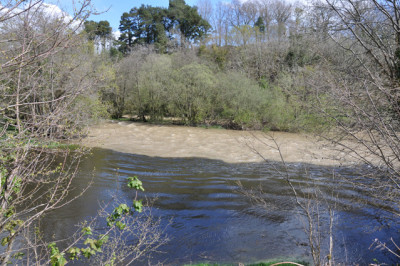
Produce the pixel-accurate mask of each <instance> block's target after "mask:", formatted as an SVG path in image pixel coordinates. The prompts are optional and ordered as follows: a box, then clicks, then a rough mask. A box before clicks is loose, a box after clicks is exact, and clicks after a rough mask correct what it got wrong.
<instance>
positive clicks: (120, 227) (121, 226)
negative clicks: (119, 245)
mask: <svg viewBox="0 0 400 266" xmlns="http://www.w3.org/2000/svg"><path fill="white" fill-rule="evenodd" d="M115 226H116V227H118V229H119V230H124V228H125V227H126V224H124V223H123V222H121V221H118V222H117V223H116V224H115Z"/></svg>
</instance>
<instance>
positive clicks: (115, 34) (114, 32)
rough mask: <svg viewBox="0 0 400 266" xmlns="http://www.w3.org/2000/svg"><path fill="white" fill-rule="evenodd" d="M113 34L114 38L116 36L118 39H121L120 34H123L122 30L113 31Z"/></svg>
mask: <svg viewBox="0 0 400 266" xmlns="http://www.w3.org/2000/svg"><path fill="white" fill-rule="evenodd" d="M112 35H113V36H114V38H115V39H116V40H118V39H119V36H121V32H120V31H119V30H117V31H113V33H112Z"/></svg>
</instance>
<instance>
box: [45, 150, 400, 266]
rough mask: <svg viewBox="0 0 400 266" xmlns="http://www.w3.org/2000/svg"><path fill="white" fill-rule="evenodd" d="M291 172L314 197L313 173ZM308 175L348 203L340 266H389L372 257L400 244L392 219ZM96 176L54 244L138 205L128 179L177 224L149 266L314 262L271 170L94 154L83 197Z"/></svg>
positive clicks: (339, 228)
mask: <svg viewBox="0 0 400 266" xmlns="http://www.w3.org/2000/svg"><path fill="white" fill-rule="evenodd" d="M290 166H291V167H290V175H291V178H292V179H293V180H294V183H295V184H296V185H300V186H301V187H302V188H303V191H304V192H307V190H308V189H309V188H308V187H309V185H310V181H309V180H307V179H304V167H305V166H304V165H301V164H292V165H290ZM307 168H308V175H309V176H311V177H312V180H313V183H314V184H317V185H319V186H320V187H321V190H322V191H324V192H325V193H328V191H329V189H330V188H331V187H334V188H335V194H338V196H339V198H341V201H340V204H338V210H337V216H336V226H335V243H336V246H335V250H336V253H337V254H336V256H337V258H338V259H340V260H341V261H347V263H349V262H352V263H354V262H358V263H361V264H365V263H366V262H372V260H373V259H375V258H376V259H378V260H379V261H387V258H385V254H382V252H379V251H375V252H374V251H371V250H368V247H369V246H370V245H371V243H372V240H373V239H375V238H380V239H389V238H390V237H397V236H398V230H397V229H396V228H393V227H392V228H390V229H389V228H387V227H385V223H383V222H382V221H381V220H380V219H379V217H382V215H383V214H386V213H384V212H382V211H378V210H377V209H374V208H373V207H371V206H368V205H367V206H366V205H365V204H362V203H361V202H360V199H366V195H363V194H362V192H360V191H357V192H355V191H354V190H353V189H352V188H351V187H350V186H348V185H345V184H339V183H338V182H337V181H332V179H331V176H332V170H333V169H332V168H328V167H320V166H318V167H317V166H307ZM93 169H95V170H94V172H93ZM336 170H337V171H340V173H341V174H342V175H347V176H351V175H352V172H351V171H350V170H349V169H336ZM117 173H118V174H117ZM92 175H94V176H93V178H94V179H93V180H94V183H93V185H92V186H91V188H90V189H89V190H88V191H87V193H86V194H85V195H84V196H83V197H81V198H79V199H78V200H76V201H74V202H73V203H72V204H70V205H68V206H67V207H66V208H63V209H60V210H57V211H56V212H53V213H51V214H50V215H49V216H48V217H47V218H46V219H45V221H44V226H45V228H46V232H47V234H48V235H47V237H55V238H57V239H60V238H66V237H67V236H69V235H71V233H72V232H74V231H75V230H76V227H75V225H76V224H78V223H79V222H82V221H83V220H85V219H86V220H87V219H89V218H90V217H92V216H94V215H96V211H97V209H98V207H99V205H101V202H108V201H110V200H111V199H112V196H113V195H115V193H117V194H118V195H119V196H120V197H121V198H126V199H127V200H130V199H131V198H132V197H133V192H132V191H130V190H129V189H128V188H127V187H126V186H125V183H126V178H127V177H129V176H134V175H137V176H138V177H139V178H140V179H141V180H142V181H143V184H144V187H145V189H146V191H145V192H144V193H142V194H141V195H140V196H141V197H144V196H146V197H149V198H153V197H157V198H158V200H157V201H156V203H155V206H154V211H153V214H155V215H156V216H161V217H162V219H163V221H165V224H167V223H168V221H169V220H170V219H171V218H172V219H173V220H172V224H171V225H170V226H169V227H168V229H167V234H168V235H169V237H170V239H171V241H170V242H169V243H168V244H167V245H165V246H163V247H162V250H161V251H163V252H162V253H157V254H153V255H152V257H151V260H150V262H146V264H147V263H150V264H155V263H156V262H162V263H164V264H173V265H176V264H183V263H190V262H199V261H210V262H226V263H230V262H245V263H246V262H255V261H259V260H266V259H275V258H297V259H305V260H310V254H309V251H308V249H307V246H306V244H305V243H307V240H306V236H305V235H304V233H303V229H302V228H303V223H302V219H301V218H300V217H299V215H298V214H297V212H296V209H297V208H296V205H295V203H294V201H293V195H292V193H291V191H290V189H289V188H288V186H287V185H286V183H285V181H284V180H283V178H282V177H281V176H280V175H279V174H278V173H277V171H276V170H275V168H274V167H272V166H271V165H267V164H259V163H245V164H228V163H224V162H222V161H217V160H208V159H199V158H187V159H185V158H158V157H148V156H142V155H133V154H124V153H118V152H114V151H110V150H103V149H93V152H92V155H90V156H89V157H88V158H87V159H85V160H84V161H83V162H82V164H81V169H80V173H79V175H78V177H77V178H76V180H75V181H74V182H75V183H74V186H75V187H76V188H77V191H78V190H79V189H78V188H82V187H84V186H85V185H86V184H87V183H88V182H89V181H90V180H91V178H92ZM236 181H240V182H241V183H242V184H243V185H244V186H245V187H247V188H250V187H256V186H259V185H260V184H261V185H262V187H263V190H264V191H265V192H266V199H267V201H268V203H270V204H271V205H270V206H269V207H268V208H267V209H261V208H257V207H251V205H250V203H249V202H248V200H247V199H246V198H245V197H244V196H242V195H241V194H239V193H237V189H238V186H237V184H236ZM76 193H77V192H76ZM71 196H74V194H73V193H72V195H71ZM324 218H326V217H322V222H324ZM143 263H144V262H143Z"/></svg>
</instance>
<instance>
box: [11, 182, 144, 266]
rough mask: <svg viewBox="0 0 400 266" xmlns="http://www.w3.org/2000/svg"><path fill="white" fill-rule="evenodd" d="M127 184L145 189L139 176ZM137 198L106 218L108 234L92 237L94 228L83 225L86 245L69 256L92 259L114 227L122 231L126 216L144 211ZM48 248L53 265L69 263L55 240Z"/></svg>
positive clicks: (76, 248)
mask: <svg viewBox="0 0 400 266" xmlns="http://www.w3.org/2000/svg"><path fill="white" fill-rule="evenodd" d="M127 186H128V187H129V188H133V189H135V190H137V191H138V190H141V191H144V188H143V184H142V181H140V180H139V179H138V178H137V176H134V177H129V178H128V183H127ZM136 198H137V194H136V197H135V200H134V201H133V204H132V206H131V207H129V206H128V205H127V204H125V203H122V204H120V205H119V206H118V207H116V208H114V210H113V211H112V213H111V214H110V215H109V216H108V217H107V218H106V221H107V226H108V227H109V230H108V231H107V233H106V234H101V235H99V236H98V238H97V239H96V238H93V237H90V236H92V235H93V232H92V228H91V227H90V226H86V227H83V228H82V231H81V233H82V237H87V238H86V239H85V241H84V242H83V244H84V245H85V247H83V248H79V247H76V246H74V247H71V248H69V249H68V251H67V252H66V253H67V254H68V255H69V256H68V258H69V259H70V260H78V259H80V258H82V256H83V257H85V258H87V259H90V258H91V257H92V256H94V255H95V254H96V253H101V252H102V246H103V245H104V243H106V242H107V241H108V239H109V237H108V235H107V234H108V233H109V232H110V230H111V229H113V228H114V227H116V228H118V229H119V230H121V231H122V230H124V229H125V227H126V224H125V223H124V217H126V216H128V215H133V214H134V212H135V211H136V212H138V213H140V212H142V209H143V204H142V201H141V200H136ZM11 229H12V228H11ZM3 241H4V239H3ZM48 248H49V249H50V263H51V265H52V266H63V265H65V264H67V263H68V261H67V259H66V258H65V255H66V254H65V252H61V251H60V250H59V249H58V247H57V246H56V243H54V242H53V243H50V244H49V245H48Z"/></svg>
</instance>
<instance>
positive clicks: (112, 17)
mask: <svg viewBox="0 0 400 266" xmlns="http://www.w3.org/2000/svg"><path fill="white" fill-rule="evenodd" d="M212 2H217V0H212ZM168 3H169V1H168V0H161V1H155V0H148V1H139V0H130V1H129V0H122V1H118V0H114V1H110V0H92V4H93V5H94V7H95V8H96V10H97V11H99V12H101V11H105V10H107V9H108V8H109V10H108V11H107V12H105V13H103V14H100V15H97V16H92V17H90V18H89V19H90V20H94V21H100V20H108V21H109V22H110V25H111V27H112V28H113V31H117V30H118V27H119V21H120V18H121V15H122V13H124V12H129V10H131V8H133V7H140V6H141V5H142V4H145V5H150V6H160V7H168ZM186 3H187V4H188V5H190V6H193V5H196V3H197V0H186Z"/></svg>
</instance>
